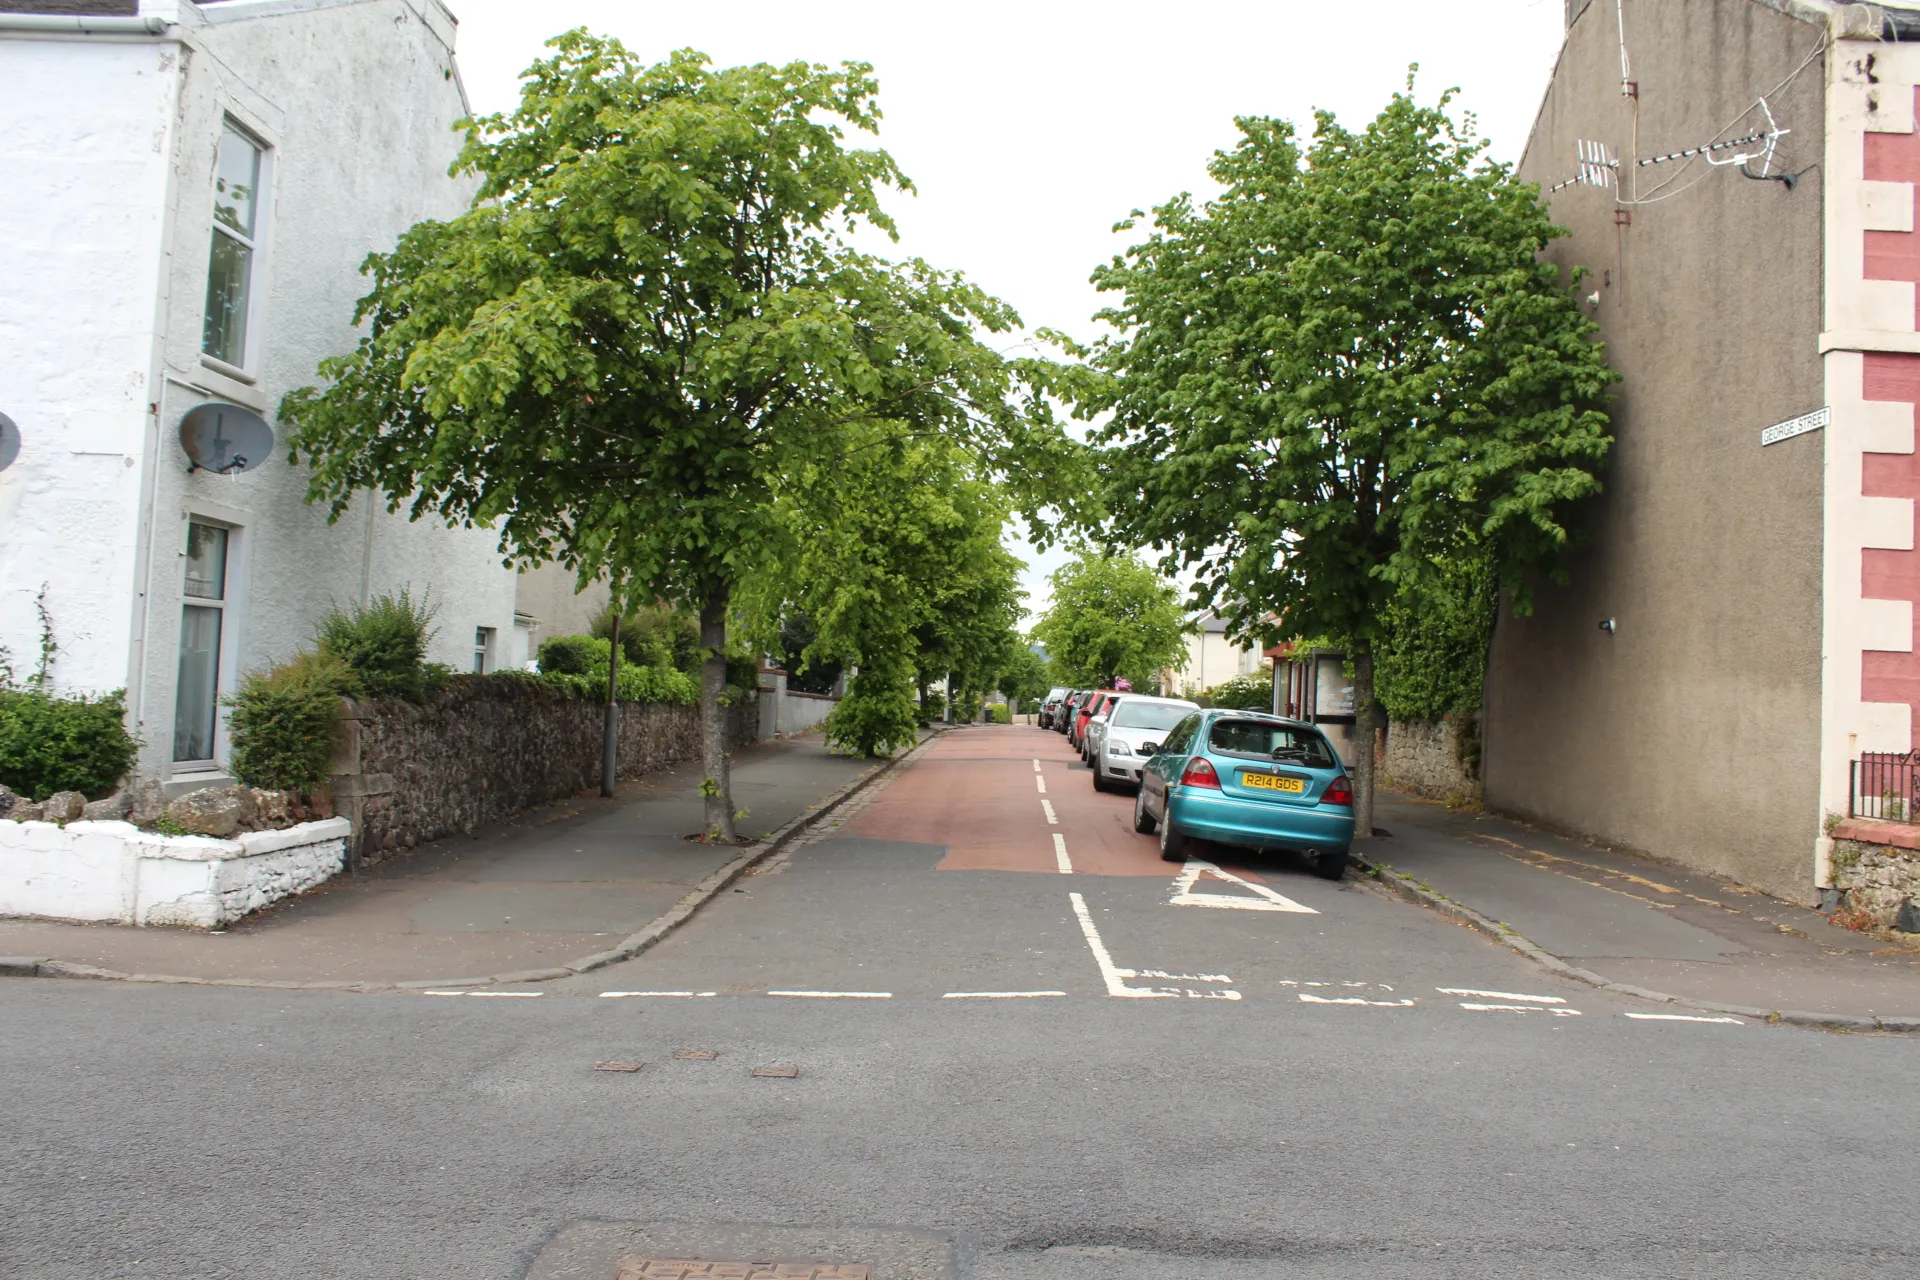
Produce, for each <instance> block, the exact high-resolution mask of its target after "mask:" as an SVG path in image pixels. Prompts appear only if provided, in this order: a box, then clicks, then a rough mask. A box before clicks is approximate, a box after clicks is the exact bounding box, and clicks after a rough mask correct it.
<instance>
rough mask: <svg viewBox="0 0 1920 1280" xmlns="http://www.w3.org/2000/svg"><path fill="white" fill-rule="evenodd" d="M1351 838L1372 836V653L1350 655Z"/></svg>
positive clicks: (1360, 838)
mask: <svg viewBox="0 0 1920 1280" xmlns="http://www.w3.org/2000/svg"><path fill="white" fill-rule="evenodd" d="M1351 765H1352V768H1353V838H1354V839H1355V840H1370V839H1372V838H1373V655H1372V654H1371V653H1356V654H1354V655H1353V760H1352V761H1351Z"/></svg>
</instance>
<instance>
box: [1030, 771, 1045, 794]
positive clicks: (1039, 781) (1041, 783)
mask: <svg viewBox="0 0 1920 1280" xmlns="http://www.w3.org/2000/svg"><path fill="white" fill-rule="evenodd" d="M1033 785H1034V786H1036V787H1038V788H1040V794H1041V795H1045V794H1047V780H1046V779H1045V778H1043V777H1041V776H1040V775H1039V774H1037V773H1036V774H1034V775H1033Z"/></svg>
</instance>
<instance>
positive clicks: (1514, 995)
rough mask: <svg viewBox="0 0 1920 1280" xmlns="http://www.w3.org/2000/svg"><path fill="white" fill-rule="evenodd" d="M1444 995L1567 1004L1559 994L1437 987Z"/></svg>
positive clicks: (1529, 1002) (1528, 1002)
mask: <svg viewBox="0 0 1920 1280" xmlns="http://www.w3.org/2000/svg"><path fill="white" fill-rule="evenodd" d="M1434 990H1435V991H1438V992H1439V993H1440V994H1441V995H1443V996H1484V997H1486V998H1487V999H1489V1000H1522V1001H1525V1002H1526V1003H1527V1004H1565V1003H1566V1001H1565V1000H1562V999H1561V998H1560V997H1559V996H1530V995H1526V994H1524V993H1522V992H1519V991H1482V990H1480V989H1479V988H1477V987H1435V988H1434Z"/></svg>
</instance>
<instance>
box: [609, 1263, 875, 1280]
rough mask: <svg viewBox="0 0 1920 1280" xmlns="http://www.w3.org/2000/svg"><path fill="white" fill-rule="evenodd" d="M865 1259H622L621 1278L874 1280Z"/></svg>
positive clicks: (628, 1279)
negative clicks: (778, 1260)
mask: <svg viewBox="0 0 1920 1280" xmlns="http://www.w3.org/2000/svg"><path fill="white" fill-rule="evenodd" d="M871 1274H872V1273H871V1272H870V1271H869V1270H868V1269H867V1264H866V1263H864V1262H831V1263H829V1262H701V1261H698V1260H695V1259H690V1258H622V1259H621V1260H620V1277H619V1280H871Z"/></svg>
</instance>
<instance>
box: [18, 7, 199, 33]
mask: <svg viewBox="0 0 1920 1280" xmlns="http://www.w3.org/2000/svg"><path fill="white" fill-rule="evenodd" d="M172 25H173V23H172V22H169V21H168V20H167V19H165V18H156V17H153V16H151V15H149V16H147V17H140V18H134V17H109V16H102V15H94V16H84V15H81V14H61V13H0V32H8V31H21V32H34V33H39V34H45V35H83V36H157V35H164V34H165V33H166V30H167V28H168V27H171V26H172Z"/></svg>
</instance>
